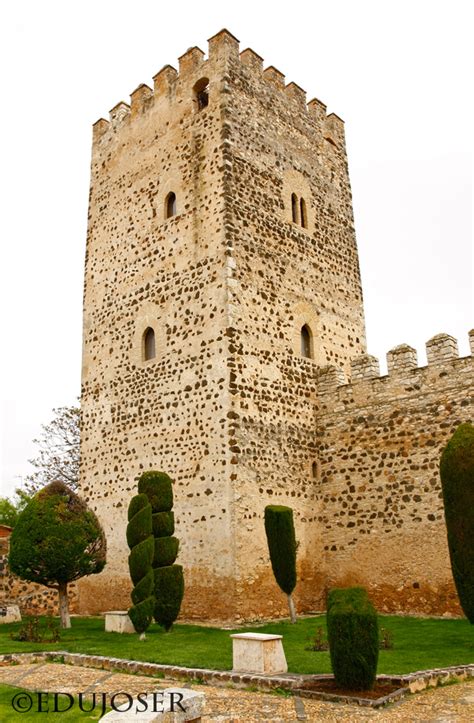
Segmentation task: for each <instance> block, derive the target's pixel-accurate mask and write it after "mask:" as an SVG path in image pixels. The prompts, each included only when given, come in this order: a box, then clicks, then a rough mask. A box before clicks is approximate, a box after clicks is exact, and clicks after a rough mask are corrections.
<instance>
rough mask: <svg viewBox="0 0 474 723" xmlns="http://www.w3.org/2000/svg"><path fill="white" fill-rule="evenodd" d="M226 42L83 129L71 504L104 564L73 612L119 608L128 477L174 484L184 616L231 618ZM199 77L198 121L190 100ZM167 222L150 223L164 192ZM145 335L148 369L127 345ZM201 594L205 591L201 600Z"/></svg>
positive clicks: (169, 71) (166, 72)
mask: <svg viewBox="0 0 474 723" xmlns="http://www.w3.org/2000/svg"><path fill="white" fill-rule="evenodd" d="M225 48H226V37H225V36H224V37H223V38H216V39H215V40H211V41H210V52H209V60H207V61H204V60H203V53H202V52H201V51H200V50H199V49H198V48H192V49H190V50H189V51H188V52H187V53H185V55H183V56H182V57H181V58H180V61H179V74H178V73H177V72H176V70H174V69H173V68H171V67H170V66H166V67H165V68H163V70H161V71H160V72H159V73H158V74H157V75H156V76H155V78H154V91H152V90H151V89H150V88H148V87H147V86H140V87H139V88H138V89H137V91H135V92H134V93H133V94H132V102H131V107H129V106H127V105H126V104H124V103H120V104H118V105H117V106H116V107H115V108H114V109H113V110H112V111H111V119H110V122H106V121H105V120H101V121H99V122H98V123H96V124H95V127H94V144H93V159H92V180H91V196H90V212H89V231H88V242H87V259H86V276H85V298H84V344H83V349H84V352H83V390H82V410H83V429H82V440H81V442H82V460H83V462H82V470H81V490H82V494H83V495H85V497H86V499H87V501H88V502H89V504H90V505H91V506H92V508H93V509H94V510H95V511H96V512H97V514H98V516H99V518H100V520H101V523H102V524H103V526H104V529H105V531H106V535H107V540H108V564H107V567H106V569H105V571H104V572H103V573H102V574H101V576H99V577H98V578H96V579H93V578H90V580H85V581H83V582H81V583H80V606H81V609H82V610H83V611H84V612H96V611H99V610H104V609H117V608H118V607H119V608H127V607H128V606H129V604H130V598H129V595H130V589H131V583H130V579H129V574H128V566H127V555H128V549H127V546H126V542H125V536H124V533H125V526H126V513H127V507H128V504H129V501H130V498H131V497H132V495H133V494H136V482H137V479H138V476H139V475H140V473H141V471H143V470H144V469H150V468H154V469H164V470H166V471H167V472H168V473H169V474H170V475H171V476H172V477H173V479H174V480H175V498H176V504H175V513H176V520H177V529H176V534H177V536H178V537H179V539H180V540H181V550H180V554H179V557H178V562H181V563H182V564H184V565H185V569H186V597H185V601H184V605H183V611H184V613H185V614H190V615H196V616H201V617H205V616H206V615H207V614H208V610H209V608H210V606H211V604H212V607H213V609H214V610H215V614H216V615H217V616H221V617H224V616H226V615H227V614H228V612H227V611H229V614H230V615H232V607H233V601H234V594H233V589H234V584H235V583H234V554H233V547H234V542H233V524H234V521H233V512H232V509H233V508H232V499H233V490H232V485H231V482H230V456H231V455H230V452H229V446H228V438H229V432H228V428H229V425H230V421H231V420H230V418H229V417H228V413H229V411H230V408H229V403H228V397H229V389H228V385H229V376H230V370H229V368H228V364H227V356H228V344H229V337H228V335H227V328H228V321H227V306H226V300H227V278H228V273H229V269H228V265H227V261H226V254H225V238H224V197H223V196H224V191H223V183H222V177H223V172H224V159H223V154H222V133H223V115H224V110H223V107H222V105H223V104H222V98H224V97H225V96H224V90H225V88H224V81H223V75H224V70H223V68H224V66H225V63H226V52H225ZM203 77H207V78H208V79H209V85H210V91H209V106H208V108H205V109H203V110H202V112H199V111H198V109H197V107H196V102H195V96H194V93H193V87H194V85H195V84H196V82H198V81H200V80H201V79H202V78H203ZM169 192H173V193H175V194H176V200H177V213H176V215H174V216H172V217H171V218H165V203H166V198H167V194H168V193H169ZM147 327H151V328H153V329H154V331H155V337H156V357H155V358H154V359H151V360H148V361H144V360H143V354H142V351H143V349H142V343H143V342H142V338H143V333H144V331H145V329H146V328H147ZM216 590H219V591H221V594H220V595H218V596H217V595H216Z"/></svg>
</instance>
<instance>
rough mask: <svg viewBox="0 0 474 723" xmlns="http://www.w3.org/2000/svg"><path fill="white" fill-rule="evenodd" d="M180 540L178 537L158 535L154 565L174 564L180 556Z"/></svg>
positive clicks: (165, 565)
mask: <svg viewBox="0 0 474 723" xmlns="http://www.w3.org/2000/svg"><path fill="white" fill-rule="evenodd" d="M178 548H179V540H178V538H177V537H157V538H156V539H155V557H154V558H153V567H167V566H168V565H172V564H173V562H174V561H175V560H176V558H177V557H178Z"/></svg>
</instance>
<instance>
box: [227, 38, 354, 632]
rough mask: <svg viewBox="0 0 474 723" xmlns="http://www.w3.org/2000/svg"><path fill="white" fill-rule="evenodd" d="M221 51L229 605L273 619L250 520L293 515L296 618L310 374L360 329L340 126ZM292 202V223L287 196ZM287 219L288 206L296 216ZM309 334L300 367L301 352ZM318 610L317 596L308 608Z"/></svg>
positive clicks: (307, 536) (270, 75)
mask: <svg viewBox="0 0 474 723" xmlns="http://www.w3.org/2000/svg"><path fill="white" fill-rule="evenodd" d="M238 50H239V48H238V44H237V42H234V45H233V47H232V48H231V50H230V51H229V63H228V67H227V82H228V85H229V92H228V94H227V97H226V104H227V128H226V130H227V133H226V138H225V145H224V149H223V150H224V158H225V161H226V171H225V176H224V182H225V192H226V200H227V208H226V210H227V216H226V239H227V249H228V254H229V258H230V259H231V262H232V276H231V280H230V288H229V319H230V325H231V329H232V337H231V338H232V346H231V348H230V350H229V351H230V354H229V364H230V365H231V369H232V375H231V378H230V387H229V388H230V393H231V395H232V396H231V400H232V410H233V412H234V414H235V419H234V429H233V437H232V440H231V442H232V446H231V451H232V460H231V461H232V463H233V470H232V474H233V480H234V486H235V490H236V492H237V495H236V498H235V503H234V514H235V516H236V519H237V520H238V524H237V525H236V527H235V543H236V553H235V554H236V571H235V575H236V580H237V587H236V597H237V600H238V609H239V611H240V614H241V615H243V616H244V617H251V618H258V617H262V616H276V615H281V614H285V608H286V600H285V597H284V596H283V595H282V594H281V592H280V591H279V590H278V588H277V587H276V585H275V581H274V578H273V574H272V571H271V568H270V567H269V564H268V551H267V544H266V539H265V534H264V528H263V512H264V508H265V505H267V504H269V503H275V504H278V503H281V504H290V505H291V506H292V507H293V508H294V510H295V518H296V523H297V525H298V537H299V541H300V547H299V559H300V577H301V578H302V579H304V584H302V585H300V588H299V591H298V603H299V606H300V609H306V610H308V609H313V608H314V606H315V601H316V600H317V596H316V595H315V590H318V589H320V588H321V584H322V580H321V571H320V568H319V565H318V564H317V560H316V558H315V557H314V554H313V553H314V548H315V545H316V544H317V537H318V532H317V530H316V529H315V526H314V524H313V521H312V520H313V516H314V511H313V507H314V504H315V502H316V498H315V494H314V491H313V480H312V465H313V462H314V461H315V460H316V459H317V457H316V445H315V436H314V430H315V422H316V416H315V409H316V384H315V381H316V371H317V368H318V366H319V365H322V364H323V365H324V364H328V363H334V364H337V365H340V366H341V367H342V368H345V369H348V368H349V360H350V358H351V356H353V355H355V354H358V353H361V352H364V351H365V328H364V314H363V306H362V291H361V283H360V274H359V265H358V256H357V247H356V241H355V233H354V225H353V218H352V204H351V192H350V184H349V178H348V171H347V159H346V152H345V144H344V128H343V122H342V121H341V120H340V119H339V118H337V116H335V115H330V116H327V115H326V108H325V106H324V105H323V103H321V102H320V101H318V100H314V101H311V102H310V103H309V104H307V103H306V95H305V92H304V91H303V90H302V89H301V88H299V87H298V86H296V85H295V84H294V83H290V84H288V85H285V77H284V76H283V74H282V73H281V72H280V71H278V70H277V69H276V68H273V67H271V68H267V69H266V70H263V63H262V59H261V58H260V57H259V56H258V55H257V54H256V53H254V52H253V51H252V50H245V51H244V52H243V53H240V54H239V52H238ZM293 194H294V195H295V196H296V197H297V199H298V201H299V200H300V199H303V201H304V204H305V210H306V214H305V215H306V218H305V223H304V224H303V223H302V219H301V215H300V217H299V219H298V214H297V219H296V221H295V220H294V219H293V209H292V195H293ZM298 210H300V209H298ZM305 324H306V325H307V326H308V327H309V329H310V331H311V336H312V343H313V349H312V351H313V357H314V358H313V359H305V358H304V357H302V355H301V328H302V326H303V325H305ZM318 602H319V600H318Z"/></svg>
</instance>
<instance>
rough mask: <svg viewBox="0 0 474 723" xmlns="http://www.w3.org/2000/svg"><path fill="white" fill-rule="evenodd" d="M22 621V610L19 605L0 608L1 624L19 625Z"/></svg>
mask: <svg viewBox="0 0 474 723" xmlns="http://www.w3.org/2000/svg"><path fill="white" fill-rule="evenodd" d="M20 620H21V613H20V608H19V607H18V605H4V606H3V605H2V606H0V624H1V623H18V622H20Z"/></svg>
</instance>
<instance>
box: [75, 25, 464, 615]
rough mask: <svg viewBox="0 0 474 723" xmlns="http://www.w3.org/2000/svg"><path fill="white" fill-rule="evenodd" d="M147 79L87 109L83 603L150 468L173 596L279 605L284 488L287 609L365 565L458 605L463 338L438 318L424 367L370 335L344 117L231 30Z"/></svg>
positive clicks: (124, 572)
mask: <svg viewBox="0 0 474 723" xmlns="http://www.w3.org/2000/svg"><path fill="white" fill-rule="evenodd" d="M153 81H154V88H153V89H152V88H150V87H148V86H146V85H140V86H139V87H138V88H137V89H136V90H135V91H134V92H133V93H132V94H131V103H130V105H128V104H126V103H123V102H122V103H118V104H117V105H116V106H115V107H114V108H113V109H112V110H111V111H110V120H108V121H107V120H104V119H101V120H99V121H98V122H97V123H95V125H94V133H93V149H92V169H91V188H90V204H89V227H88V238H87V252H86V268H85V288H84V340H83V388H82V411H83V427H82V471H81V490H82V494H83V496H84V497H85V498H86V499H87V501H88V503H89V504H90V505H91V507H92V508H93V509H94V510H95V511H96V512H97V514H98V516H99V518H100V520H101V522H102V524H103V525H104V528H105V530H106V534H107V541H108V564H107V566H106V568H105V571H104V572H103V573H102V574H101V575H100V576H97V575H95V576H92V577H90V578H85V579H83V580H81V581H80V582H79V584H78V595H79V597H78V610H79V611H80V612H83V613H95V612H99V611H104V610H107V609H117V608H125V609H126V608H127V607H128V606H129V593H130V581H129V576H128V568H127V553H128V549H127V545H126V541H125V526H126V513H127V507H128V503H129V500H130V498H131V496H132V495H133V494H134V493H135V491H136V482H137V479H138V476H139V475H140V473H141V472H142V471H143V470H146V469H162V470H165V471H166V472H168V473H169V474H170V475H171V476H172V477H173V479H174V480H175V484H174V494H175V508H174V509H175V513H176V520H177V531H176V534H177V536H178V537H179V538H180V540H181V551H180V554H179V558H178V562H180V563H181V564H182V565H183V566H184V572H185V583H186V594H185V600H184V603H183V608H182V614H183V616H185V617H187V618H194V619H202V620H211V619H212V620H232V621H238V620H249V619H258V618H265V617H277V616H280V615H284V614H286V598H285V596H284V595H283V594H282V593H281V592H280V591H279V589H278V587H277V586H276V583H275V581H274V579H273V575H272V572H271V568H270V565H269V559H268V553H267V548H266V542H265V534H264V526H263V511H264V507H265V505H267V504H269V503H281V504H287V505H290V506H291V507H292V508H293V509H294V512H295V524H296V531H297V538H298V540H299V543H300V544H299V549H298V559H299V563H298V569H299V582H298V585H297V588H296V595H295V598H296V603H297V607H298V609H299V611H301V612H303V611H309V610H315V609H321V608H324V605H325V594H326V591H327V589H328V588H329V587H330V586H333V585H343V584H352V583H360V584H362V585H365V586H367V587H368V589H369V591H370V593H371V595H372V597H373V599H374V601H375V602H376V604H377V605H378V607H379V609H381V610H386V611H401V610H403V611H404V612H424V613H436V614H443V613H459V610H460V609H459V604H458V601H457V597H456V593H455V590H454V586H453V583H452V579H451V574H450V567H449V561H448V553H447V545H446V534H445V527H444V521H443V511H442V500H441V495H440V481H439V475H438V459H439V456H440V453H441V450H442V447H443V445H444V444H445V443H446V441H447V439H448V438H449V436H450V435H451V433H452V432H453V431H454V429H455V428H456V426H457V425H458V424H459V423H460V422H462V421H468V420H472V419H473V395H472V388H473V384H472V383H473V359H472V357H467V358H463V359H459V358H458V354H457V345H456V341H455V340H454V339H453V338H452V337H449V336H447V335H442V334H441V335H438V336H437V337H435V338H434V339H432V340H431V341H430V342H428V345H427V349H428V366H427V367H424V368H418V366H417V360H416V353H415V351H414V350H413V349H411V348H410V347H408V346H400V347H397V348H396V349H394V350H392V351H391V352H389V354H388V370H389V371H388V375H387V376H384V377H380V375H379V369H378V361H377V360H376V359H375V358H374V357H371V356H369V355H367V353H366V342H365V326H364V312H363V302H362V289H361V283H360V273H359V262H358V255H357V247H356V240H355V232H354V224H353V215H352V201H351V190H350V183H349V176H348V168H347V157H346V151H345V143H344V125H343V122H342V121H341V119H340V118H339V117H338V116H336V115H334V114H330V115H327V114H326V107H325V105H324V104H323V103H322V102H320V101H319V100H316V99H315V100H311V101H310V102H309V103H307V102H306V94H305V91H304V90H302V89H301V88H300V87H299V86H297V85H296V84H295V83H289V84H285V77H284V75H283V74H282V73H281V72H280V71H279V70H277V69H276V68H274V67H269V68H266V69H265V70H264V69H263V61H262V58H260V56H259V55H257V53H255V52H254V51H253V50H250V49H248V50H244V51H243V52H241V53H239V43H238V41H237V40H236V38H235V37H234V36H233V35H232V34H231V33H229V32H228V31H226V30H223V31H221V32H220V33H218V34H217V35H215V36H214V37H212V38H211V39H210V40H209V53H208V58H207V59H205V57H204V53H203V52H202V51H201V50H200V49H199V48H196V47H194V48H190V49H189V50H188V51H187V52H186V53H185V54H184V55H182V56H181V57H180V59H179V72H178V71H176V70H175V69H174V68H172V67H171V66H165V67H164V68H163V69H162V70H160V72H159V73H157V75H155V77H154V78H153ZM473 344H474V334H473V333H471V348H472V345H473Z"/></svg>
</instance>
